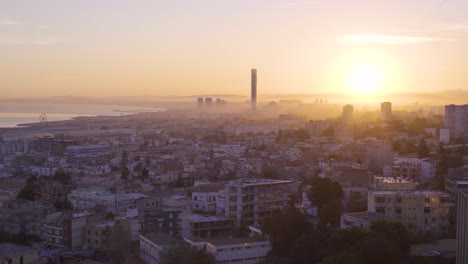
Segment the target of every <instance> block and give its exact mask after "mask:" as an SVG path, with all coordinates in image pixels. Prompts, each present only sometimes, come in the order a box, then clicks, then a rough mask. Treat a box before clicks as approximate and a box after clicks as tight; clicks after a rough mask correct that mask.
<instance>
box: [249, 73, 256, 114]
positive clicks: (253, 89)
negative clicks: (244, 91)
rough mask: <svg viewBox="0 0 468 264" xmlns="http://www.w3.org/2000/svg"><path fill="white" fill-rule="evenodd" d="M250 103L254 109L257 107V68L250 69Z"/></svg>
mask: <svg viewBox="0 0 468 264" xmlns="http://www.w3.org/2000/svg"><path fill="white" fill-rule="evenodd" d="M250 103H251V108H252V110H256V109H257V69H252V70H251V71H250Z"/></svg>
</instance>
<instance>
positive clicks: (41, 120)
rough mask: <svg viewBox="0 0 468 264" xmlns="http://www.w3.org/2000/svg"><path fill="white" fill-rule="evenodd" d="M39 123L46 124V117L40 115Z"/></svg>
mask: <svg viewBox="0 0 468 264" xmlns="http://www.w3.org/2000/svg"><path fill="white" fill-rule="evenodd" d="M39 122H40V123H47V115H46V114H44V113H42V114H41V115H40V116H39Z"/></svg>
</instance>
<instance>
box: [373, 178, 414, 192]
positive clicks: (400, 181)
mask: <svg viewBox="0 0 468 264" xmlns="http://www.w3.org/2000/svg"><path fill="white" fill-rule="evenodd" d="M371 186H372V188H373V189H374V190H380V191H414V190H416V188H417V187H418V184H417V183H416V182H414V181H411V180H408V179H407V178H401V177H380V176H375V177H374V179H373V181H372V184H371Z"/></svg>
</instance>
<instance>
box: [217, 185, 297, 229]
mask: <svg viewBox="0 0 468 264" xmlns="http://www.w3.org/2000/svg"><path fill="white" fill-rule="evenodd" d="M291 183H292V182H291V181H282V180H270V179H238V180H234V181H230V182H228V183H226V185H225V187H224V195H225V197H224V204H225V206H224V213H225V216H226V217H228V218H234V219H236V226H237V227H238V226H240V223H241V222H242V221H243V222H244V223H246V224H253V225H258V224H260V223H261V221H262V220H263V219H264V218H266V217H269V216H271V214H272V212H273V211H274V210H275V209H279V208H284V207H286V206H287V205H288V203H289V202H290V197H289V188H288V187H289V185H290V184H291Z"/></svg>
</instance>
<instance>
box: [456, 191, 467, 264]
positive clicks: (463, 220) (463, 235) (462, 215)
mask: <svg viewBox="0 0 468 264" xmlns="http://www.w3.org/2000/svg"><path fill="white" fill-rule="evenodd" d="M457 193H458V195H457V256H456V261H457V264H466V263H468V188H466V187H465V188H460V189H458V192H457Z"/></svg>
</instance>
